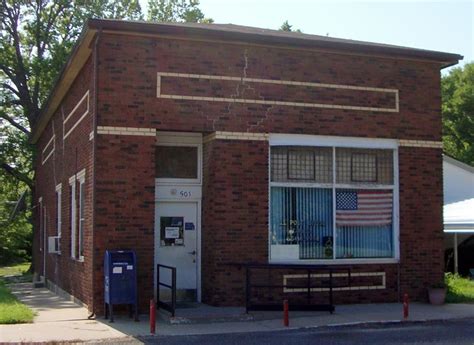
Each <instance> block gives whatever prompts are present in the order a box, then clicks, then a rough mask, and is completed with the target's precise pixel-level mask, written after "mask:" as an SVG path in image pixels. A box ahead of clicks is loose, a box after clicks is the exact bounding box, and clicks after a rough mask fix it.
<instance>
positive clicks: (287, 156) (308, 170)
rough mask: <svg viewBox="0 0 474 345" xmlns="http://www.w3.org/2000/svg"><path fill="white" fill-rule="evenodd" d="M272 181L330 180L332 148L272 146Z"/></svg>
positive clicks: (327, 181) (323, 181)
mask: <svg viewBox="0 0 474 345" xmlns="http://www.w3.org/2000/svg"><path fill="white" fill-rule="evenodd" d="M271 180H272V182H295V181H298V182H315V183H331V182H332V149H331V148H327V147H303V146H300V147H286V146H279V147H272V148H271Z"/></svg>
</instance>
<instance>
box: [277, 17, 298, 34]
mask: <svg viewBox="0 0 474 345" xmlns="http://www.w3.org/2000/svg"><path fill="white" fill-rule="evenodd" d="M278 30H280V31H287V32H299V33H301V30H300V29H296V30H295V29H293V25H290V23H289V22H288V20H285V21H284V22H283V24H281V26H280V28H279V29H278Z"/></svg>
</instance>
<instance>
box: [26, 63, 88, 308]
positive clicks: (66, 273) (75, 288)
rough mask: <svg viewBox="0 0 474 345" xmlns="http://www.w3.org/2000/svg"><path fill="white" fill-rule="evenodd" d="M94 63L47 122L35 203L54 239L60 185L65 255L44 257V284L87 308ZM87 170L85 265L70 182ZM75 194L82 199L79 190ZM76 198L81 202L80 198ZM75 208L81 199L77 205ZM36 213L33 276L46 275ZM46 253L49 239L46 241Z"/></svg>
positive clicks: (38, 148)
mask: <svg viewBox="0 0 474 345" xmlns="http://www.w3.org/2000/svg"><path fill="white" fill-rule="evenodd" d="M92 71H93V60H92V58H90V59H89V60H88V62H87V63H86V64H85V66H84V67H83V69H82V71H81V72H80V74H79V76H78V77H77V79H76V80H75V81H74V83H73V85H72V86H71V89H70V90H69V92H68V94H67V95H66V97H65V98H64V99H63V101H62V103H61V105H60V106H59V108H58V110H57V111H56V113H55V114H54V115H53V117H52V119H51V120H50V121H49V123H48V125H47V127H46V128H45V130H44V132H43V133H42V134H41V137H40V138H39V141H38V143H37V145H36V151H37V157H36V160H35V167H36V176H35V194H36V196H35V203H36V206H38V205H39V204H38V203H37V202H38V198H39V197H42V198H43V207H46V224H47V225H46V233H47V236H56V234H57V230H56V212H57V210H56V208H57V207H56V190H55V187H56V185H58V184H60V183H61V184H62V208H61V213H62V231H61V255H57V254H48V253H46V278H47V279H48V280H50V281H51V282H53V283H54V284H56V285H58V286H59V287H60V288H62V289H64V290H66V291H67V292H68V293H70V294H72V295H74V296H75V297H77V298H78V299H79V300H81V301H83V302H84V303H86V304H90V303H91V298H92V294H91V290H92V287H91V275H90V271H91V269H92V261H91V255H92V238H91V235H92V212H93V208H92V181H93V179H92V175H93V170H92V161H93V159H92V158H93V157H92V152H93V144H92V141H90V140H89V134H90V133H91V131H92V128H93V126H92V122H93V120H92V119H93V113H94V94H95V92H94V84H93V80H92ZM87 90H89V113H88V115H87V116H86V117H85V118H84V119H83V120H82V121H81V122H79V124H78V125H77V127H75V128H74V130H73V131H72V132H71V133H70V134H69V135H68V136H67V137H66V138H65V139H64V140H63V135H64V133H67V132H68V131H69V130H70V129H71V128H72V125H73V124H75V123H76V122H77V121H78V120H79V118H80V117H81V116H82V114H83V113H84V112H85V107H84V106H80V108H79V109H78V112H75V113H73V115H72V116H71V118H70V119H69V120H68V121H67V122H66V124H65V127H64V128H65V131H64V133H63V120H64V119H65V118H66V117H67V116H68V114H69V113H71V111H72V110H73V109H74V107H75V106H76V104H77V103H78V102H79V101H80V100H81V98H82V97H83V96H84V94H85V92H86V91H87ZM53 133H54V134H55V151H54V153H53V154H52V156H51V157H50V158H49V159H48V160H47V161H46V162H45V163H44V165H43V164H42V154H41V153H42V151H43V149H44V147H45V146H46V145H47V143H48V142H49V140H50V139H51V137H52V135H53ZM82 169H86V176H85V198H86V199H85V210H84V211H85V224H84V250H85V253H84V262H79V261H77V260H75V259H72V258H71V210H70V205H71V201H70V200H71V195H70V189H69V188H70V187H69V178H70V177H71V176H73V175H74V174H76V173H77V172H79V171H81V170H82ZM76 194H77V196H78V195H79V192H78V188H76ZM77 198H78V197H77ZM76 202H77V205H78V204H79V199H77V201H76ZM37 211H38V207H36V208H35V230H34V246H33V261H34V269H35V272H37V273H39V274H41V275H42V274H43V252H42V251H41V252H40V250H39V215H38V212H37ZM46 252H47V239H46Z"/></svg>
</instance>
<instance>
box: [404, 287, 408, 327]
mask: <svg viewBox="0 0 474 345" xmlns="http://www.w3.org/2000/svg"><path fill="white" fill-rule="evenodd" d="M403 319H404V320H407V319H408V294H407V293H406V294H404V295H403Z"/></svg>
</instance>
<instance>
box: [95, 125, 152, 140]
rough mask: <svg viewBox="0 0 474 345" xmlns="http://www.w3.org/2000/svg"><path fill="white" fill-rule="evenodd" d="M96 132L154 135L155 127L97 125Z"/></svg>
mask: <svg viewBox="0 0 474 345" xmlns="http://www.w3.org/2000/svg"><path fill="white" fill-rule="evenodd" d="M97 134H111V135H136V136H142V137H155V136H156V129H155V128H139V127H113V126H97Z"/></svg>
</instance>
